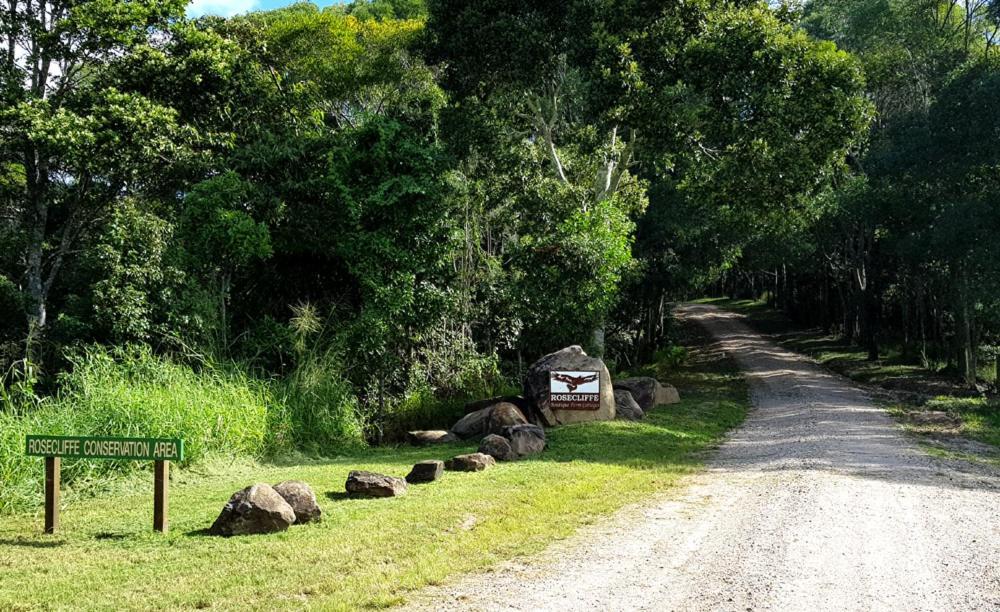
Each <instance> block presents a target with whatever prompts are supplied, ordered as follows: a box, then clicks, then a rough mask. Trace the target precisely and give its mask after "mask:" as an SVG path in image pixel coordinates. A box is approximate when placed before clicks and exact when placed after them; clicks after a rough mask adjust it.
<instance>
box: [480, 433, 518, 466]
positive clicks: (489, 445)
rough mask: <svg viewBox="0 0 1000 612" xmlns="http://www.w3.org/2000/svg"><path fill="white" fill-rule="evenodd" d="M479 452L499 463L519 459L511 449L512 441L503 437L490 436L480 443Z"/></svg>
mask: <svg viewBox="0 0 1000 612" xmlns="http://www.w3.org/2000/svg"><path fill="white" fill-rule="evenodd" d="M479 452H480V453H482V454H484V455H489V456H490V457H493V458H494V459H496V460H497V461H513V460H514V459H517V454H516V453H515V452H514V449H513V448H511V447H510V441H509V440H507V438H505V437H503V436H498V435H497V434H490V435H488V436H486V437H485V438H483V441H482V442H480V443H479Z"/></svg>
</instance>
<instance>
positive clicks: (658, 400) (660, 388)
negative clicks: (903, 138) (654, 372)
mask: <svg viewBox="0 0 1000 612" xmlns="http://www.w3.org/2000/svg"><path fill="white" fill-rule="evenodd" d="M615 389H621V390H623V391H628V392H629V393H631V394H632V398H633V399H635V402H636V403H637V404H639V408H641V409H642V411H643V412H649V411H650V410H652V409H653V408H656V407H657V406H663V405H666V404H676V403H677V402H679V401H681V398H680V395H679V394H678V393H677V389H675V388H674V387H673V386H671V385H664V384H663V383H661V382H660V381H658V380H656V379H655V378H650V377H649V376H637V377H635V378H625V379H622V380H616V381H615Z"/></svg>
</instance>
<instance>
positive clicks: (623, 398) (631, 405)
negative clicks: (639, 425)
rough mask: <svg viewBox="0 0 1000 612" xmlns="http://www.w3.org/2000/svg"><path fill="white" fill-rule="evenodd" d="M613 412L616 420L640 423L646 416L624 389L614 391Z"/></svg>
mask: <svg viewBox="0 0 1000 612" xmlns="http://www.w3.org/2000/svg"><path fill="white" fill-rule="evenodd" d="M615 412H616V413H617V415H618V417H617V418H619V419H622V420H625V421H641V420H642V417H644V416H646V415H645V414H644V413H643V411H642V408H640V407H639V404H637V403H636V401H635V398H633V397H632V394H631V393H629V392H628V391H626V390H625V389H615Z"/></svg>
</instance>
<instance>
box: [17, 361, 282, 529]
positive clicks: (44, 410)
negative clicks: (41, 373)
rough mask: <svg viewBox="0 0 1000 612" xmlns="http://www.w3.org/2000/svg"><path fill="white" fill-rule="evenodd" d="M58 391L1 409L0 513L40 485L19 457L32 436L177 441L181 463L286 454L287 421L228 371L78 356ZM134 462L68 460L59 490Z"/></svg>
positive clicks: (261, 393) (260, 387) (257, 389)
mask: <svg viewBox="0 0 1000 612" xmlns="http://www.w3.org/2000/svg"><path fill="white" fill-rule="evenodd" d="M69 361H70V363H71V364H72V370H71V371H69V372H68V373H66V374H64V375H63V376H62V378H61V384H60V389H59V392H58V393H57V394H56V395H55V396H53V397H51V398H48V399H47V400H45V401H43V402H41V403H39V404H37V405H34V406H23V405H22V406H18V405H17V404H14V405H12V406H11V405H8V406H6V407H5V408H3V409H0V438H2V442H0V474H2V475H3V476H4V478H3V479H2V480H0V483H2V484H0V512H9V511H10V510H11V509H13V508H18V507H23V506H24V505H25V503H26V502H27V501H28V500H34V499H35V498H36V496H37V494H38V493H37V492H38V491H39V490H40V487H41V482H40V479H41V477H42V474H41V472H40V471H39V470H38V466H37V465H36V462H34V461H32V460H31V459H30V458H28V457H26V456H25V455H24V436H25V435H27V434H29V433H31V434H50V435H85V436H134V437H169V438H183V439H184V441H185V451H186V452H185V455H186V457H185V461H186V463H188V464H191V463H196V462H199V461H200V460H202V459H203V458H204V457H205V456H207V455H210V454H222V455H226V456H230V457H234V456H251V457H263V456H265V455H266V454H267V453H270V452H275V451H280V450H284V449H287V448H289V447H290V441H289V440H288V439H287V438H285V437H283V436H282V435H281V432H282V431H283V430H284V429H287V427H288V423H287V419H288V416H287V415H286V414H285V413H284V412H283V411H282V409H281V405H280V403H278V402H276V401H275V399H274V395H273V393H272V391H271V390H270V389H269V388H268V387H267V385H265V384H263V383H261V382H257V381H254V380H252V379H250V378H248V377H247V376H246V375H245V374H241V373H239V372H237V371H225V370H223V369H221V368H217V367H213V366H211V365H208V364H203V365H202V366H201V367H200V368H199V369H198V370H195V369H192V368H190V367H188V366H186V365H183V364H179V363H176V362H173V361H171V360H169V359H165V358H161V357H155V356H153V355H152V354H151V352H150V351H149V349H148V348H144V347H141V346H132V347H128V348H121V349H115V350H110V351H109V350H107V349H103V348H100V347H90V348H85V349H81V350H80V351H78V352H76V353H75V354H73V355H72V356H70V358H69ZM139 467H141V466H140V465H138V464H136V463H134V462H117V461H67V462H66V464H65V465H64V467H63V480H64V482H65V483H66V484H67V485H68V486H74V485H76V484H82V483H85V482H88V481H94V480H98V479H102V478H106V477H107V476H108V475H110V474H123V473H126V472H128V471H130V470H134V469H137V468H139Z"/></svg>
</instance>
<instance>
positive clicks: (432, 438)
mask: <svg viewBox="0 0 1000 612" xmlns="http://www.w3.org/2000/svg"><path fill="white" fill-rule="evenodd" d="M406 441H407V442H409V443H410V444H413V445H415V446H428V445H431V444H446V443H448V442H457V441H458V436H456V435H455V434H453V433H451V432H450V431H444V430H434V431H409V432H407V433H406Z"/></svg>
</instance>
